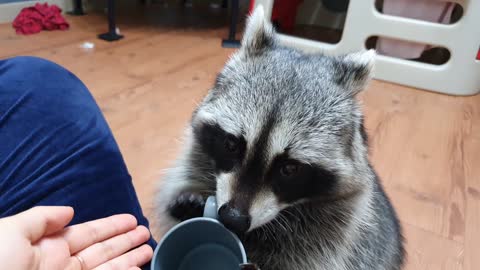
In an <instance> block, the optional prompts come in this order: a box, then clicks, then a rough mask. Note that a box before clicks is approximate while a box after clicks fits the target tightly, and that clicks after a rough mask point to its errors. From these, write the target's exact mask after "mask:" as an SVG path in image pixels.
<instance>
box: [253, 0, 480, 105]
mask: <svg viewBox="0 0 480 270" xmlns="http://www.w3.org/2000/svg"><path fill="white" fill-rule="evenodd" d="M450 1H451V2H456V3H459V4H460V5H462V7H463V16H462V18H461V19H460V20H459V21H458V22H456V23H454V24H437V23H430V22H426V21H420V20H414V19H408V18H402V17H396V16H390V15H385V14H382V13H380V12H378V11H377V10H376V8H375V0H350V4H349V6H348V11H347V16H346V21H345V26H344V30H343V34H342V38H341V40H340V42H339V43H337V44H328V43H323V42H319V41H314V40H308V39H303V38H298V37H293V36H288V35H283V34H282V35H280V40H281V42H282V43H283V44H285V45H287V46H293V47H296V48H300V49H302V50H305V51H309V52H315V51H322V52H324V53H327V54H334V55H335V54H344V53H348V52H353V51H359V50H364V49H365V41H366V40H367V39H368V38H369V37H372V36H382V37H389V38H394V39H399V40H406V41H412V42H417V43H425V44H434V45H440V46H443V47H445V48H447V49H449V50H450V54H451V56H450V59H449V61H448V62H447V63H445V64H443V65H431V64H426V63H421V62H414V61H410V60H404V59H399V58H393V57H388V56H383V55H377V59H376V64H375V65H376V67H375V75H374V77H375V78H376V79H380V80H385V81H390V82H394V83H399V84H404V85H408V86H412V87H417V88H421V89H426V90H430V91H435V92H440V93H445V94H451V95H461V96H463V95H474V94H477V93H480V61H479V60H476V56H477V52H478V50H479V47H480V0H450ZM273 2H274V0H256V1H255V6H257V5H262V6H263V7H264V9H265V16H267V17H271V13H272V7H273Z"/></svg>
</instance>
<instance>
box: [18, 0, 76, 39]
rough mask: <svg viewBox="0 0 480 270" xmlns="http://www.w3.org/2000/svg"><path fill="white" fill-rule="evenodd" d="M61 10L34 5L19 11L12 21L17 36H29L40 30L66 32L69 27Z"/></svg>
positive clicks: (55, 7) (44, 5) (54, 7)
mask: <svg viewBox="0 0 480 270" xmlns="http://www.w3.org/2000/svg"><path fill="white" fill-rule="evenodd" d="M61 13H62V10H61V9H60V8H59V7H58V6H56V5H51V6H49V5H48V4H47V3H45V4H40V3H37V4H35V6H34V7H27V8H24V9H22V11H20V14H18V15H17V17H16V18H15V20H14V21H13V28H15V30H16V31H17V34H23V35H30V34H35V33H38V32H40V31H42V30H67V29H68V27H69V25H68V23H67V21H66V20H65V18H63V16H62V14H61Z"/></svg>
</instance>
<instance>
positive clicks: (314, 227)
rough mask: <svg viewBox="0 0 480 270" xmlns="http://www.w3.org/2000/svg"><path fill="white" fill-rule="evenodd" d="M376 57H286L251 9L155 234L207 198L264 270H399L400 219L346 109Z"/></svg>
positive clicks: (169, 187) (197, 122)
mask: <svg viewBox="0 0 480 270" xmlns="http://www.w3.org/2000/svg"><path fill="white" fill-rule="evenodd" d="M374 56H375V54H374V52H373V51H367V52H360V53H353V54H348V55H345V56H343V57H330V56H325V55H320V54H312V55H307V54H304V53H302V52H299V51H297V50H294V49H289V48H284V47H282V46H280V45H279V44H278V43H277V41H276V34H275V33H274V30H273V28H272V26H271V24H270V23H269V22H267V21H266V20H265V18H264V14H263V9H262V8H261V7H259V8H257V9H256V10H255V12H254V14H253V15H252V16H251V17H250V18H249V22H248V25H247V28H246V31H245V34H244V38H243V40H242V47H241V49H240V50H239V51H238V52H237V53H235V54H234V55H233V57H232V58H231V59H230V60H229V61H228V62H227V64H226V66H225V67H224V69H223V70H222V71H221V73H220V74H219V75H218V78H217V81H216V83H215V85H214V87H213V88H212V89H211V90H210V92H209V93H208V95H207V96H206V97H205V99H204V100H203V102H202V103H201V104H200V105H199V107H198V108H197V109H196V111H195V112H194V114H193V116H192V120H191V124H190V125H189V126H188V128H187V129H186V135H185V145H184V149H183V151H182V153H181V155H180V157H179V159H178V160H177V163H176V165H175V166H174V167H173V168H171V169H169V170H168V171H167V173H166V176H165V178H164V179H163V181H162V183H163V186H162V187H161V189H160V192H159V194H158V197H157V198H158V199H157V208H158V210H159V213H160V216H159V217H158V221H160V222H161V223H163V229H166V228H168V227H169V226H172V225H173V224H175V223H176V222H178V221H179V220H183V219H186V218H190V217H193V216H198V215H200V214H201V207H202V203H203V200H204V199H205V197H206V196H208V195H211V194H214V195H216V196H217V200H218V204H219V207H220V209H219V214H220V216H221V218H222V217H223V221H224V224H225V225H226V226H227V227H229V228H231V229H232V230H233V231H235V232H237V233H238V234H239V236H240V237H241V239H242V241H243V243H244V245H245V247H246V249H247V255H248V257H249V260H250V261H252V262H254V263H257V264H258V265H259V266H260V268H261V269H262V270H307V269H312V270H313V269H315V270H347V269H348V270H353V269H375V270H398V269H401V266H402V263H403V260H404V250H403V244H402V236H401V233H400V226H399V222H398V220H397V217H396V214H395V211H394V209H393V208H392V206H391V204H390V202H389V200H388V198H387V196H386V195H385V193H384V191H383V189H382V186H381V184H380V182H379V179H378V177H377V176H376V174H375V172H374V170H373V168H372V167H371V166H370V163H369V160H368V156H367V155H368V149H367V138H366V134H365V131H364V127H363V117H362V113H361V111H360V109H359V106H358V105H357V102H356V101H355V95H356V94H357V93H358V92H360V91H361V90H362V89H364V87H365V85H366V84H367V83H368V81H369V79H370V72H371V69H372V66H373V58H374Z"/></svg>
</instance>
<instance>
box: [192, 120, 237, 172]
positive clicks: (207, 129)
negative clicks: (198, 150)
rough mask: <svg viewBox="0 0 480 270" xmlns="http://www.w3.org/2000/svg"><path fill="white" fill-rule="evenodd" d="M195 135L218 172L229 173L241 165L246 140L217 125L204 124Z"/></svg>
mask: <svg viewBox="0 0 480 270" xmlns="http://www.w3.org/2000/svg"><path fill="white" fill-rule="evenodd" d="M194 133H195V136H196V137H197V138H198V140H199V142H200V144H201V147H202V149H203V151H205V152H206V153H207V154H208V155H209V156H210V157H211V158H212V159H213V160H214V161H215V163H216V166H217V169H218V170H220V171H225V172H228V171H231V170H232V169H233V167H234V166H236V165H238V164H240V163H241V161H242V159H243V156H244V154H245V148H246V145H247V144H246V141H245V139H244V138H242V137H236V136H234V135H232V134H230V133H228V132H225V131H224V130H223V129H222V128H221V127H220V126H219V125H217V124H204V125H202V126H201V127H200V128H198V129H196V130H194Z"/></svg>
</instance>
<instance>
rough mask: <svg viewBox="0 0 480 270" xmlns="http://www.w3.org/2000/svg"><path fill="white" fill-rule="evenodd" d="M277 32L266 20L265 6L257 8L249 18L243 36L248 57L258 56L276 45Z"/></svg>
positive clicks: (243, 45)
mask: <svg viewBox="0 0 480 270" xmlns="http://www.w3.org/2000/svg"><path fill="white" fill-rule="evenodd" d="M275 42H276V41H275V31H274V30H273V26H272V24H271V23H270V22H269V21H267V19H266V18H265V12H264V10H263V6H261V5H260V6H258V7H257V8H255V10H254V11H253V13H252V14H251V15H250V17H249V18H248V22H247V26H246V28H245V32H244V34H243V39H242V47H241V51H243V52H244V53H245V54H246V55H247V56H248V55H256V54H259V53H261V52H262V51H263V50H265V49H267V48H269V47H272V46H273V45H274V44H275Z"/></svg>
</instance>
